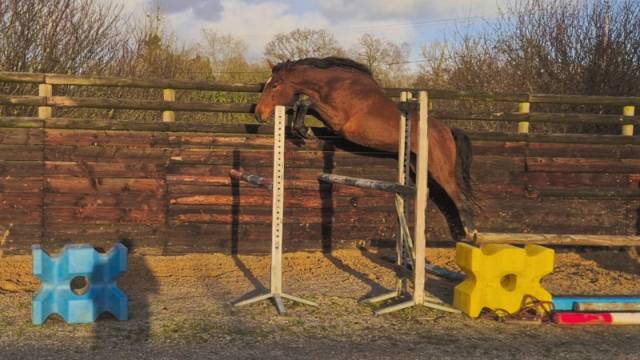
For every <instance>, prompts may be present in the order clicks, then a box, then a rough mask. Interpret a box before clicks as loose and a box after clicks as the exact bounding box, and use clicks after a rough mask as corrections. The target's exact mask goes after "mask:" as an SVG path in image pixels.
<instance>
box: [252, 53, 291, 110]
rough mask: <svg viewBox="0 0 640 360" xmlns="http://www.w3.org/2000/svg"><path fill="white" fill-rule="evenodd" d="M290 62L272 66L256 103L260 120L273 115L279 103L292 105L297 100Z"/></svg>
mask: <svg viewBox="0 0 640 360" xmlns="http://www.w3.org/2000/svg"><path fill="white" fill-rule="evenodd" d="M288 65H289V62H288V61H287V62H286V63H282V64H279V65H276V66H272V67H271V77H270V78H269V80H267V82H266V83H265V84H264V88H263V89H262V94H261V95H260V99H258V103H257V104H256V110H255V115H256V119H258V121H259V122H265V121H267V120H268V119H269V118H271V116H273V112H274V107H275V106H277V105H284V106H292V105H293V104H294V103H295V101H296V91H295V89H294V86H293V83H292V79H291V78H292V73H293V71H291V70H290V67H289V66H288Z"/></svg>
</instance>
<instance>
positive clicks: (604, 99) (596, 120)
mask: <svg viewBox="0 0 640 360" xmlns="http://www.w3.org/2000/svg"><path fill="white" fill-rule="evenodd" d="M2 82H5V83H31V84H38V85H39V86H40V91H39V95H40V96H8V95H0V105H22V106H38V107H40V109H42V111H47V112H48V115H49V116H48V117H53V116H52V115H51V112H52V111H51V110H52V108H55V107H60V108H65V107H67V108H70V107H72V108H98V109H127V110H156V111H162V112H163V115H162V119H163V121H164V122H174V121H175V111H187V112H223V113H252V112H253V110H254V104H211V103H197V102H190V103H184V102H176V101H175V99H176V90H199V91H225V92H242V93H259V92H261V91H262V88H263V86H264V84H262V83H258V84H224V83H217V82H212V81H188V80H173V79H152V80H148V79H130V78H119V77H100V76H76V75H64V74H42V73H21V72H0V83H2ZM57 85H73V86H103V87H126V88H157V89H162V91H163V98H162V101H160V100H158V101H153V100H131V99H103V98H87V97H66V96H52V95H53V89H52V87H53V86H57ZM384 90H385V93H386V94H387V95H388V96H391V97H399V96H400V94H401V93H402V92H409V93H418V92H419V91H425V90H426V91H428V92H429V96H430V99H432V100H461V101H485V102H515V103H518V111H517V112H513V113H490V114H469V113H452V112H442V113H438V112H435V113H434V114H435V115H436V116H438V117H440V118H443V119H450V120H456V119H457V120H471V121H507V122H516V123H518V131H517V132H518V133H520V134H527V133H528V132H529V125H530V123H532V122H533V123H557V124H609V125H619V126H620V127H621V134H622V135H624V136H633V135H634V125H639V124H640V119H639V117H638V116H636V114H635V108H636V107H637V106H640V96H587V95H556V94H526V93H520V94H505V93H491V92H468V91H458V90H442V89H423V88H386V89H384ZM531 104H572V105H596V106H617V107H620V108H621V114H620V115H606V114H604V115H601V114H580V113H536V112H531ZM46 109H48V110H46Z"/></svg>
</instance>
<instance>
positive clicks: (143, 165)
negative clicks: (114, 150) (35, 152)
mask: <svg viewBox="0 0 640 360" xmlns="http://www.w3.org/2000/svg"><path fill="white" fill-rule="evenodd" d="M41 167H42V165H41ZM45 173H46V175H47V176H66V177H87V178H91V177H93V178H104V177H117V178H162V177H164V176H165V169H164V168H163V166H162V164H161V163H150V162H140V161H136V160H127V159H120V160H118V162H95V161H46V162H45Z"/></svg>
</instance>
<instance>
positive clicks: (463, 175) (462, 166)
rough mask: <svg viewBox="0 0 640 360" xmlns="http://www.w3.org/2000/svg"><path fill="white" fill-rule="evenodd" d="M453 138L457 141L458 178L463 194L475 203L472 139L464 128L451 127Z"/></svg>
mask: <svg viewBox="0 0 640 360" xmlns="http://www.w3.org/2000/svg"><path fill="white" fill-rule="evenodd" d="M451 134H452V135H453V140H454V141H455V142H456V178H457V181H458V185H460V189H461V190H462V194H463V195H464V196H465V197H466V198H467V200H469V201H472V202H474V203H475V199H474V196H473V188H472V186H471V162H472V161H473V149H472V148H471V139H470V138H469V136H468V135H467V134H466V133H465V132H464V131H462V130H460V129H457V128H452V129H451Z"/></svg>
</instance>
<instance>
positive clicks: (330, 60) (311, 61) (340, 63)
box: [272, 56, 373, 76]
mask: <svg viewBox="0 0 640 360" xmlns="http://www.w3.org/2000/svg"><path fill="white" fill-rule="evenodd" d="M298 65H307V66H313V67H316V68H318V69H328V68H331V67H340V68H345V69H353V70H357V71H360V72H362V73H364V74H367V75H369V76H373V74H372V73H371V70H369V68H368V67H367V66H366V65H363V64H361V63H359V62H356V61H354V60H351V59H347V58H342V57H337V56H329V57H326V58H315V57H309V58H304V59H300V60H295V61H289V60H287V61H285V62H281V63H279V64H278V65H276V66H274V67H273V69H272V72H273V73H274V74H275V73H277V72H278V71H280V70H283V69H291V68H293V67H296V66H298Z"/></svg>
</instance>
